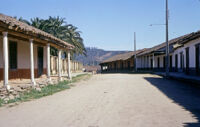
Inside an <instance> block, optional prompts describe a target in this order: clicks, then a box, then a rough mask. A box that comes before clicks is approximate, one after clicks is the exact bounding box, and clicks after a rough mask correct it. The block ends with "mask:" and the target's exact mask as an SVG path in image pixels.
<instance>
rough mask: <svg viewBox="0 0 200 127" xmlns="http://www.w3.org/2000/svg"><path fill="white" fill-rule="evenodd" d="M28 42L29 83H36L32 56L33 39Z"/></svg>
mask: <svg viewBox="0 0 200 127" xmlns="http://www.w3.org/2000/svg"><path fill="white" fill-rule="evenodd" d="M29 42H30V64H31V66H30V68H31V84H32V85H36V83H35V79H34V56H33V54H34V53H33V39H30V40H29Z"/></svg>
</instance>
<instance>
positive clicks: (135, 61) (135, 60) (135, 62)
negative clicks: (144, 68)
mask: <svg viewBox="0 0 200 127" xmlns="http://www.w3.org/2000/svg"><path fill="white" fill-rule="evenodd" d="M134 51H135V59H134V64H135V72H137V54H136V32H134Z"/></svg>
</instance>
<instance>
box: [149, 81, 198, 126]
mask: <svg viewBox="0 0 200 127" xmlns="http://www.w3.org/2000/svg"><path fill="white" fill-rule="evenodd" d="M145 79H146V80H147V81H148V82H150V83H151V84H152V85H153V86H155V87H157V88H158V89H159V90H160V91H161V92H163V93H164V94H165V95H166V96H168V97H169V98H171V99H172V100H173V101H174V103H176V104H179V105H181V106H183V107H184V108H185V110H188V111H190V112H191V113H192V114H193V115H194V116H193V117H194V118H196V119H197V120H198V122H197V123H183V124H184V126H185V127H200V88H199V87H197V86H196V85H193V84H186V83H184V82H180V81H175V80H169V79H165V78H159V77H158V78H156V77H155V78H152V77H145Z"/></svg>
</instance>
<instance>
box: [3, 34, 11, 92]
mask: <svg viewBox="0 0 200 127" xmlns="http://www.w3.org/2000/svg"><path fill="white" fill-rule="evenodd" d="M3 60H4V82H3V84H4V86H5V87H6V88H7V89H8V90H9V89H10V86H9V85H8V32H3Z"/></svg>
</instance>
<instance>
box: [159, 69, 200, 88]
mask: <svg viewBox="0 0 200 127" xmlns="http://www.w3.org/2000/svg"><path fill="white" fill-rule="evenodd" d="M155 74H157V75H160V76H166V74H165V72H155ZM169 77H170V78H172V79H176V80H182V81H187V82H191V83H195V84H198V85H200V76H191V75H186V74H185V73H179V72H170V73H169Z"/></svg>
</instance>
